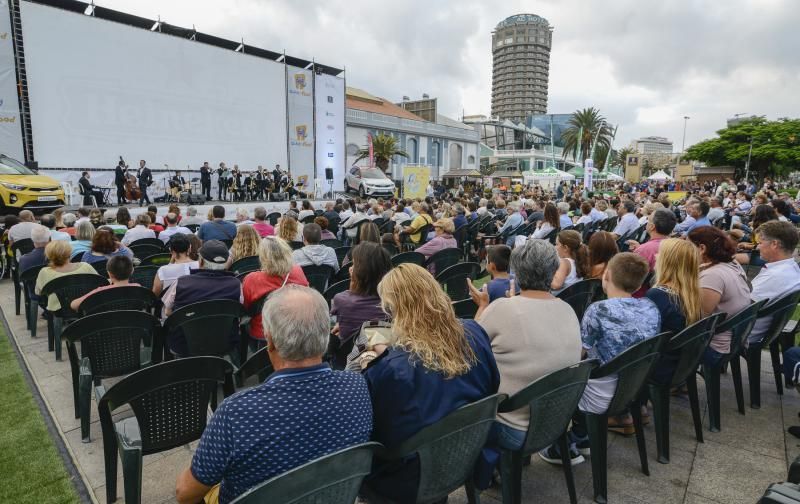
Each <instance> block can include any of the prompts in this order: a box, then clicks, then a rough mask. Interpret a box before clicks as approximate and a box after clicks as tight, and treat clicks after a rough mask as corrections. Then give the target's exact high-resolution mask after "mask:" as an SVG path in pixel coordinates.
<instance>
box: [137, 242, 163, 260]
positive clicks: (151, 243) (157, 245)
mask: <svg viewBox="0 0 800 504" xmlns="http://www.w3.org/2000/svg"><path fill="white" fill-rule="evenodd" d="M138 245H152V246H154V247H158V248H159V250H160V251H163V250H164V242H163V241H161V240H159V239H158V238H139V239H138V240H134V241H132V242H131V244H130V245H129V247H135V246H138ZM145 257H147V256H145Z"/></svg>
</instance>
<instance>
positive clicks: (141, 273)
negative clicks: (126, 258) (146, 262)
mask: <svg viewBox="0 0 800 504" xmlns="http://www.w3.org/2000/svg"><path fill="white" fill-rule="evenodd" d="M158 268H160V266H155V265H152V266H141V265H139V266H136V267H135V268H133V273H131V277H130V278H129V279H128V280H129V281H131V282H134V283H138V284H139V285H141V286H142V287H144V288H145V289H152V288H153V281H154V280H155V278H156V274H158Z"/></svg>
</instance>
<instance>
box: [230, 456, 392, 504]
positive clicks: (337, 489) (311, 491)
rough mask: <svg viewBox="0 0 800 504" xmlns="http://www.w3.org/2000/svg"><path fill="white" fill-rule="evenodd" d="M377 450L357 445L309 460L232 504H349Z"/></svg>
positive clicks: (249, 491) (367, 472) (351, 503)
mask: <svg viewBox="0 0 800 504" xmlns="http://www.w3.org/2000/svg"><path fill="white" fill-rule="evenodd" d="M378 446H380V444H378V443H364V444H358V445H355V446H351V447H349V448H345V449H344V450H339V451H337V452H334V453H331V454H329V455H325V456H324V457H320V458H318V459H315V460H312V461H311V462H307V463H305V464H303V465H301V466H299V467H295V468H294V469H291V470H289V471H287V472H285V473H283V474H281V475H279V476H276V477H274V478H272V479H270V480H267V481H265V482H264V483H262V484H260V485H258V486H257V487H255V488H251V489H250V490H248V491H247V492H245V493H243V494H242V495H240V496H239V497H237V498H236V499H234V500H233V501H232V504H261V503H264V502H281V503H283V504H319V503H325V504H353V502H355V501H356V498H357V497H358V490H359V488H361V482H362V481H363V479H364V477H365V476H367V475H368V474H369V473H370V471H371V469H372V452H373V450H374V449H375V447H378Z"/></svg>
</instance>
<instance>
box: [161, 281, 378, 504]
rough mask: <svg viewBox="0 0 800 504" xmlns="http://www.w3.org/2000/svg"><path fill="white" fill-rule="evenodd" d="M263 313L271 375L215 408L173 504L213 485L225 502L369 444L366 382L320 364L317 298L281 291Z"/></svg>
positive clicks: (321, 317) (321, 321) (322, 319)
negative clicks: (294, 470)
mask: <svg viewBox="0 0 800 504" xmlns="http://www.w3.org/2000/svg"><path fill="white" fill-rule="evenodd" d="M262 313H263V320H264V322H263V326H264V334H265V336H266V340H267V353H268V354H269V359H270V362H272V366H273V368H274V369H275V372H274V373H272V375H270V377H269V378H268V379H267V380H266V381H265V382H264V383H262V384H261V385H258V386H256V387H254V388H251V389H247V390H245V391H243V392H240V393H238V394H235V395H233V396H231V397H229V398H228V399H226V400H225V401H223V403H222V404H221V405H220V406H219V408H217V411H216V412H215V413H214V416H213V417H212V418H211V420H210V422H209V423H208V426H207V427H206V429H205V431H204V432H203V436H202V437H201V439H200V444H199V446H198V447H197V451H196V452H195V454H194V457H193V458H192V464H191V467H189V468H187V469H186V470H184V471H183V473H182V474H181V475H180V476H179V477H178V482H177V488H176V497H177V500H178V502H179V503H194V502H199V501H202V500H203V496H205V495H206V494H207V493H208V492H209V490H211V488H212V487H213V486H214V485H216V484H220V489H219V497H220V502H230V501H232V500H233V499H235V498H236V497H237V496H239V495H241V494H242V493H244V492H245V491H247V490H248V489H249V488H252V487H254V486H256V485H258V484H259V483H261V482H263V481H266V480H268V479H269V478H272V477H274V476H277V475H279V474H281V473H283V472H286V471H288V470H290V469H292V468H294V467H297V466H299V465H301V464H304V463H306V462H308V461H310V460H313V459H315V458H318V457H321V456H322V455H325V454H327V453H332V452H335V451H338V450H342V449H344V448H347V447H349V446H352V445H354V444H358V443H363V442H366V441H369V438H370V433H371V432H372V405H371V401H370V397H369V390H368V388H367V383H366V381H365V380H364V378H363V377H362V376H361V374H360V373H352V372H346V371H333V370H331V368H330V367H328V365H327V364H323V363H322V354H323V353H325V350H326V348H327V345H328V332H329V329H330V326H329V318H328V305H327V303H326V302H325V300H324V299H323V297H322V296H321V295H320V294H319V293H318V292H316V291H315V290H314V289H311V288H308V287H302V286H296V285H287V286H286V287H283V288H281V289H278V290H277V291H275V292H274V293H273V294H271V295H270V296H269V298H267V301H266V302H265V303H264V308H263V311H262ZM276 446H279V447H281V448H280V449H276ZM253 461H258V463H254V462H253Z"/></svg>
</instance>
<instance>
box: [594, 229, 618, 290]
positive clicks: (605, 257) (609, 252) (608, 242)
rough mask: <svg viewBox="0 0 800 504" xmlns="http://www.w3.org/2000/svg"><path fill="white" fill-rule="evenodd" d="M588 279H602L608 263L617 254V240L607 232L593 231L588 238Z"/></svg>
mask: <svg viewBox="0 0 800 504" xmlns="http://www.w3.org/2000/svg"><path fill="white" fill-rule="evenodd" d="M588 246H589V267H590V270H589V271H590V273H589V275H590V277H589V278H603V273H605V271H606V266H607V265H608V261H610V260H611V258H612V257H614V256H615V255H617V254H618V253H619V248H618V247H617V240H616V239H615V238H614V235H613V234H611V233H609V232H608V231H595V232H594V233H593V234H592V237H591V238H589V245H588Z"/></svg>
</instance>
